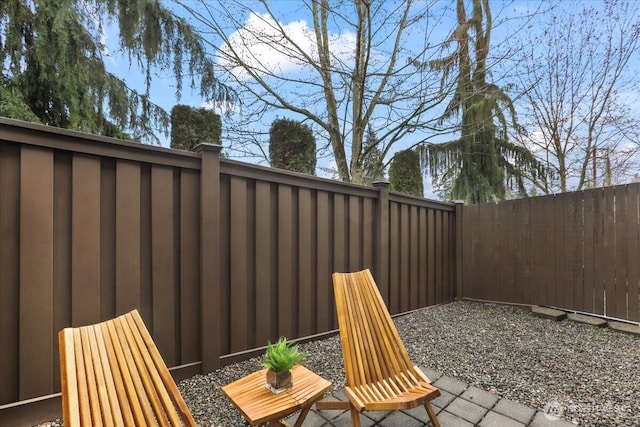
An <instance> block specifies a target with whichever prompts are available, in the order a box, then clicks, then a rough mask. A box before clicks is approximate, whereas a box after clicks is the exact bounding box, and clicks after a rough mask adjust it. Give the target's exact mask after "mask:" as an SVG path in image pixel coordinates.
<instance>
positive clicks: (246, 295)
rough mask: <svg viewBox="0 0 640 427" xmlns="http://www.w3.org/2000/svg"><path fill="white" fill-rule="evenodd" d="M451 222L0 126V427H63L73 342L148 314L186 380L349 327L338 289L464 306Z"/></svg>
mask: <svg viewBox="0 0 640 427" xmlns="http://www.w3.org/2000/svg"><path fill="white" fill-rule="evenodd" d="M455 222H456V221H455V209H454V206H453V205H451V204H446V203H437V202H431V201H427V200H424V199H421V198H415V197H409V196H404V195H401V194H398V193H394V192H390V191H389V188H388V185H387V184H380V185H378V186H376V187H373V188H372V187H362V186H357V185H351V184H345V183H340V182H335V181H330V180H326V179H319V178H314V177H309V176H304V175H300V174H294V173H289V172H285V171H278V170H274V169H270V168H264V167H259V166H255V165H248V164H244V163H240V162H234V161H230V160H226V159H221V158H220V147H219V146H211V145H202V146H201V147H200V151H199V152H197V153H188V152H183V151H177V150H169V149H164V148H159V147H150V146H145V145H141V144H136V143H128V142H121V141H117V140H114V139H110V138H103V137H96V136H90V135H86V134H82V133H78V132H71V131H66V130H60V129H55V128H48V127H44V126H39V125H33V124H26V123H23V122H18V121H14V120H9V119H4V118H0V250H1V256H0V349H2V350H1V351H0V384H1V385H2V386H1V387H0V425H29V424H33V423H36V422H40V421H45V420H48V419H52V418H54V417H58V416H59V415H60V406H59V398H58V396H59V394H58V392H59V390H60V378H59V367H58V366H59V363H58V348H57V345H58V344H57V339H56V335H57V332H58V331H59V330H61V329H63V328H65V327H68V326H73V327H76V326H81V325H85V324H89V323H95V322H98V321H102V320H106V319H109V318H112V317H115V316H116V315H119V314H122V313H124V312H127V311H129V310H131V309H133V308H138V309H139V310H140V312H141V315H142V317H143V319H144V321H145V323H146V324H147V326H148V328H149V330H150V331H151V333H152V336H153V338H154V341H155V342H156V344H157V346H158V348H159V350H160V353H161V354H162V356H163V358H164V359H165V362H166V363H167V365H168V366H172V367H175V368H174V373H175V374H176V375H177V376H183V377H184V376H188V375H192V374H194V373H207V372H211V371H212V370H214V369H216V368H218V367H219V366H221V365H222V364H224V363H228V362H229V361H232V360H235V358H237V357H243V355H245V356H244V357H247V356H246V355H248V354H250V353H251V352H252V351H253V350H255V349H257V348H260V347H262V346H264V345H265V344H266V342H267V340H272V341H273V340H275V339H277V338H278V337H279V336H282V335H284V336H287V337H288V338H290V339H299V338H304V337H309V336H317V335H318V334H323V333H326V332H329V331H333V330H335V329H336V327H337V322H336V318H335V312H334V307H333V291H332V285H331V273H333V272H334V271H353V270H359V269H363V268H370V269H371V270H372V271H373V273H374V276H375V277H376V281H377V282H378V284H379V286H380V288H381V293H382V295H383V298H384V299H385V301H386V303H387V304H388V306H389V307H390V311H391V312H392V314H398V313H403V312H406V311H409V310H413V309H416V308H420V307H426V306H428V305H433V304H439V303H446V302H449V301H452V300H453V298H454V297H455V292H454V290H455V265H456V264H455V254H456V251H455V238H456V232H455Z"/></svg>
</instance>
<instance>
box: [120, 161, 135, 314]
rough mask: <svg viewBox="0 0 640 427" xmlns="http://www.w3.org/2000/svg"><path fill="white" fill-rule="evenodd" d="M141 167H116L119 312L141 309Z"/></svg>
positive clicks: (132, 165)
mask: <svg viewBox="0 0 640 427" xmlns="http://www.w3.org/2000/svg"><path fill="white" fill-rule="evenodd" d="M140 227H141V225H140V166H139V165H137V164H134V163H131V162H126V161H122V160H120V161H118V163H117V165H116V253H115V256H116V265H115V266H116V284H115V285H116V312H117V313H118V314H122V313H126V312H128V311H130V310H133V309H134V308H139V307H140V276H141V274H140V268H141V256H140Z"/></svg>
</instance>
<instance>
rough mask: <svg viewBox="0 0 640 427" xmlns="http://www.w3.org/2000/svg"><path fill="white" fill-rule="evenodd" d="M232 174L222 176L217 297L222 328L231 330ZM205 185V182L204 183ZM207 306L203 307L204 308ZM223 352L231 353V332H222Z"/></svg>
mask: <svg viewBox="0 0 640 427" xmlns="http://www.w3.org/2000/svg"><path fill="white" fill-rule="evenodd" d="M230 182H231V176H230V175H226V174H225V175H222V176H221V177H220V246H221V249H222V250H221V251H220V253H219V254H218V258H219V260H220V268H219V271H218V274H219V275H220V292H219V295H217V297H218V298H219V301H220V302H221V303H220V322H221V326H220V327H221V330H224V331H230V330H231V305H230V304H229V302H230V301H231V286H233V284H232V283H231V239H232V238H233V237H232V235H231V225H230V224H231V207H230V206H231V184H230ZM202 185H204V183H203V184H202ZM204 309H205V308H204V307H203V310H204ZM219 339H220V352H221V354H228V353H231V337H230V333H224V334H221V335H220V337H219Z"/></svg>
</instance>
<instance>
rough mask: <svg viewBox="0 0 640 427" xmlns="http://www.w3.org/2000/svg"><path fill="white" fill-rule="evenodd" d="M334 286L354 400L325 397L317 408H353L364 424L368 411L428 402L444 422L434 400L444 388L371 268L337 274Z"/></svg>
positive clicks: (355, 420)
mask: <svg viewBox="0 0 640 427" xmlns="http://www.w3.org/2000/svg"><path fill="white" fill-rule="evenodd" d="M333 290H334V294H335V301H336V311H337V313H338V325H339V327H340V340H341V342H342V353H343V358H344V367H345V371H346V375H347V386H346V387H345V389H344V394H345V395H346V396H347V398H348V400H349V401H348V402H336V401H321V402H318V403H317V404H316V408H317V409H349V410H350V411H351V421H352V424H353V425H354V426H360V417H359V413H360V412H362V411H387V410H402V409H411V408H415V407H417V406H420V405H424V407H425V408H426V410H427V413H428V415H429V418H430V419H431V423H432V424H433V425H434V426H435V427H439V425H440V424H439V422H438V418H437V417H436V414H435V412H434V410H433V407H432V406H431V403H430V401H431V400H433V399H435V398H436V397H438V396H440V390H438V389H437V388H436V387H434V386H433V385H431V381H430V380H429V379H428V378H427V377H426V376H425V375H424V374H423V373H422V372H421V371H420V369H419V368H418V367H417V366H414V365H413V363H411V360H410V359H409V355H408V354H407V351H406V349H405V348H404V344H403V343H402V340H401V339H400V336H399V335H398V330H397V329H396V327H395V325H394V323H393V320H392V319H391V316H390V315H389V311H388V310H387V308H386V306H385V303H384V301H383V299H382V297H381V296H380V292H379V291H378V287H377V286H376V284H375V281H374V279H373V276H372V275H371V272H370V271H369V270H368V269H367V270H364V271H360V272H356V273H334V274H333Z"/></svg>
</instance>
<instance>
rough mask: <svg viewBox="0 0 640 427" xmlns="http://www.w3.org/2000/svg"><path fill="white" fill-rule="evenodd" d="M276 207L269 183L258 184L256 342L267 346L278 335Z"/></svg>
mask: <svg viewBox="0 0 640 427" xmlns="http://www.w3.org/2000/svg"><path fill="white" fill-rule="evenodd" d="M275 208H276V205H275V203H273V194H272V188H271V185H270V184H269V183H266V182H257V183H256V214H255V215H256V226H255V233H256V237H255V245H256V300H257V301H258V303H257V305H256V325H255V326H256V341H257V342H259V343H266V342H267V341H268V340H272V339H273V337H274V336H275V335H276V322H275V319H276V316H277V307H276V305H275V302H276V300H277V296H276V295H275V292H274V291H275V290H276V288H275V285H276V280H275V279H274V278H275V274H276V269H275V266H274V260H275V259H276V256H275V251H274V241H275V239H274V236H275V227H274V226H273V225H274V218H275Z"/></svg>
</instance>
